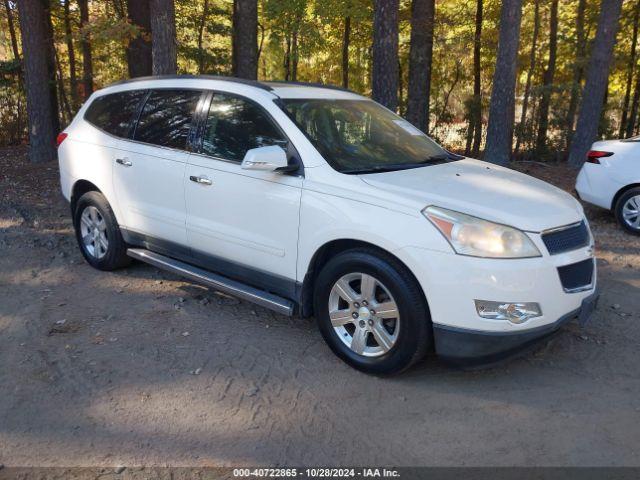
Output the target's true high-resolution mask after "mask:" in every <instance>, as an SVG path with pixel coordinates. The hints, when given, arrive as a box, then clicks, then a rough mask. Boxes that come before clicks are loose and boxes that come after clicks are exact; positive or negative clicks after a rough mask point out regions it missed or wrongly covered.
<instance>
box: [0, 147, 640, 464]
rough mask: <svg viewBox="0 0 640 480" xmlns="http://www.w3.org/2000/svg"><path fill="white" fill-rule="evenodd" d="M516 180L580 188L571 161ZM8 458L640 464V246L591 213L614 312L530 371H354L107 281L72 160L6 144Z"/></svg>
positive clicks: (3, 259) (313, 347)
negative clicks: (92, 261) (93, 250)
mask: <svg viewBox="0 0 640 480" xmlns="http://www.w3.org/2000/svg"><path fill="white" fill-rule="evenodd" d="M516 168H518V169H520V170H524V171H528V172H529V173H532V174H534V175H537V176H539V177H542V178H545V179H548V180H551V181H555V179H561V181H559V182H555V183H557V184H560V185H562V186H563V187H565V188H567V189H570V187H571V185H572V178H573V174H572V173H571V172H570V171H568V170H566V169H564V168H563V167H561V166H556V167H553V166H541V165H537V164H528V163H527V164H525V163H522V164H517V165H516ZM0 176H1V177H0V464H4V465H5V466H7V467H8V466H116V465H130V466H133V465H156V466H163V465H172V466H208V465H225V466H230V465H247V464H252V465H256V464H259V465H268V464H271V465H273V464H278V465H284V464H287V465H303V464H305V465H337V464H351V465H353V464H356V465H372V464H375V465H397V466H402V465H414V466H415V465H581V466H595V465H635V466H640V369H639V368H638V366H639V365H640V364H639V359H640V352H639V347H640V270H639V268H640V239H638V238H634V237H631V236H629V235H626V234H624V233H622V232H621V231H620V230H619V229H618V227H617V226H616V224H615V222H614V220H613V218H612V217H611V216H610V214H609V213H608V212H604V211H600V210H595V209H591V208H589V209H588V214H589V218H590V220H591V222H592V226H593V230H594V233H595V236H596V239H597V248H598V264H599V268H600V277H599V278H600V286H601V288H602V298H601V302H600V307H599V309H598V311H596V312H595V314H594V316H593V317H592V321H591V323H590V324H589V325H587V327H586V328H584V329H582V330H580V329H579V328H578V327H577V326H576V325H569V326H568V327H567V328H565V329H564V330H563V331H562V332H561V334H559V335H558V336H556V337H554V338H553V339H552V340H550V341H547V342H545V343H543V344H542V345H540V347H539V348H537V349H536V350H534V351H533V352H531V353H529V354H527V355H525V356H524V357H522V358H519V359H516V360H513V361H510V362H508V363H506V364H503V365H500V366H498V367H495V368H492V369H485V370H480V371H472V372H465V371H460V370H456V369H452V368H450V367H448V366H446V365H443V364H441V363H440V362H438V361H437V360H436V359H433V358H431V359H429V360H428V361H426V362H424V363H423V364H422V365H420V366H418V367H417V368H414V369H413V370H411V371H410V372H408V373H406V374H404V375H402V376H400V377H397V378H392V379H380V378H375V377H371V376H367V375H364V374H361V373H358V372H356V371H355V370H352V369H351V368H349V367H347V366H346V365H344V364H343V363H341V362H340V361H339V360H338V359H337V358H336V357H334V355H333V354H332V353H331V352H330V351H329V349H328V348H327V347H326V346H325V344H324V343H323V341H322V339H321V337H320V335H319V333H318V332H317V330H316V327H315V325H314V322H313V320H301V319H296V318H285V317H281V316H277V315H274V314H272V313H270V312H269V311H267V310H264V309H261V308H259V307H255V306H253V305H251V304H248V303H244V302H239V301H237V300H236V299H234V298H230V297H226V296H223V295H220V294H217V293H215V292H213V291H210V290H207V289H205V288H201V287H198V286H194V285H191V284H189V283H185V282H183V281H181V280H180V279H179V278H177V277H174V276H172V275H169V274H165V273H163V272H160V271H159V270H157V269H155V268H152V267H149V266H145V265H142V264H135V265H133V266H132V267H131V268H129V269H126V270H122V271H118V272H115V273H102V272H98V271H96V270H93V269H91V268H90V267H89V266H88V265H87V264H86V263H84V261H83V260H82V258H81V255H80V253H79V251H78V249H77V246H76V244H75V240H74V237H73V235H72V230H71V223H70V220H69V212H68V206H67V204H66V203H65V202H64V200H63V199H62V197H61V195H60V194H59V188H58V183H57V166H56V165H55V164H49V165H44V166H38V167H34V166H31V165H29V164H28V163H27V160H26V158H25V155H24V150H23V149H22V148H17V149H3V150H0Z"/></svg>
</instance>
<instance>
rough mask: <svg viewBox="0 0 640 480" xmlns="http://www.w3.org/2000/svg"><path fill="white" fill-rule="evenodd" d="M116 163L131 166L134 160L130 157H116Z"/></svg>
mask: <svg viewBox="0 0 640 480" xmlns="http://www.w3.org/2000/svg"><path fill="white" fill-rule="evenodd" d="M116 163H119V164H120V165H122V166H123V167H131V166H132V165H133V162H132V161H131V160H129V159H128V158H116Z"/></svg>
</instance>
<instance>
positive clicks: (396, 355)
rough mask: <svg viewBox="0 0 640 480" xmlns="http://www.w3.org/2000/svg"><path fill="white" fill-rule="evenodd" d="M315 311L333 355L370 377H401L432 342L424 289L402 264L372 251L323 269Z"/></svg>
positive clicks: (361, 251)
mask: <svg viewBox="0 0 640 480" xmlns="http://www.w3.org/2000/svg"><path fill="white" fill-rule="evenodd" d="M315 312H316V317H317V320H318V326H319V328H320V331H321V333H322V335H323V337H324V339H325V340H326V342H327V343H328V344H329V346H330V347H331V349H332V350H333V351H334V353H335V354H336V355H338V357H340V358H341V359H343V360H344V361H345V362H347V363H348V364H349V365H351V366H353V367H354V368H357V369H359V370H362V371H364V372H367V373H375V374H393V373H398V372H400V371H402V370H404V369H406V368H408V367H410V366H411V365H413V364H414V363H416V362H417V361H419V360H420V359H422V358H423V357H424V355H425V353H426V352H427V349H428V347H429V344H430V341H431V322H430V319H429V313H428V309H427V307H426V303H425V301H424V298H423V295H422V292H421V290H420V286H419V285H418V283H417V282H416V280H415V279H414V278H413V275H412V274H411V272H409V271H408V270H407V269H406V267H404V265H402V264H401V263H400V262H399V261H398V260H396V259H395V258H394V257H392V256H390V255H386V254H384V253H382V252H378V251H376V250H373V249H371V250H370V249H357V250H349V251H347V252H343V253H340V254H338V255H337V256H336V257H334V258H332V259H331V260H330V261H329V262H328V263H327V264H326V265H325V266H324V268H323V269H322V271H321V272H320V274H319V275H318V278H317V280H316V291H315Z"/></svg>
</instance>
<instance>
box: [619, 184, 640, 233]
mask: <svg viewBox="0 0 640 480" xmlns="http://www.w3.org/2000/svg"><path fill="white" fill-rule="evenodd" d="M615 214H616V218H617V219H618V222H619V223H620V225H622V228H624V229H625V230H627V231H628V232H630V233H633V234H635V235H640V188H632V189H631V190H627V191H626V192H625V193H624V194H622V195H621V196H620V198H619V199H618V201H617V202H616V206H615Z"/></svg>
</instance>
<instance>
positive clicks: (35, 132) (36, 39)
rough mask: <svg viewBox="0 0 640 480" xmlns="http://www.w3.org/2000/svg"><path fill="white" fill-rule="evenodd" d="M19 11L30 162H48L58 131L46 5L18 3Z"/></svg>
mask: <svg viewBox="0 0 640 480" xmlns="http://www.w3.org/2000/svg"><path fill="white" fill-rule="evenodd" d="M18 11H19V20H20V32H21V34H22V48H23V53H24V70H25V89H26V93H27V115H28V117H29V159H30V160H31V162H33V163H40V162H48V161H51V160H55V159H56V148H55V139H56V135H57V134H58V131H59V129H60V124H59V120H58V100H57V97H56V72H55V60H54V55H53V52H54V50H53V48H54V47H53V30H52V28H51V18H50V11H49V3H48V2H45V1H42V0H19V1H18Z"/></svg>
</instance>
